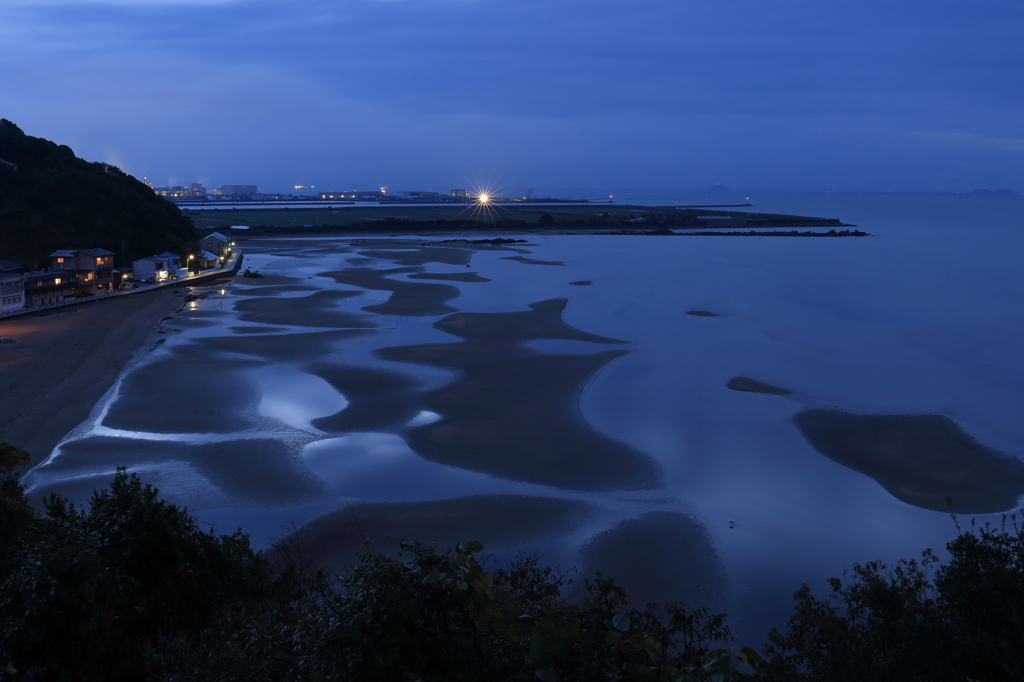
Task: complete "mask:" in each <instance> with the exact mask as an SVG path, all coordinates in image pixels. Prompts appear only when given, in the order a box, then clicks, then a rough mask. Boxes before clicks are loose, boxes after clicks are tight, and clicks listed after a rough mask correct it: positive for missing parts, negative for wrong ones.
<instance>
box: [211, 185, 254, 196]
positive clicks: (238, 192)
mask: <svg viewBox="0 0 1024 682" xmlns="http://www.w3.org/2000/svg"><path fill="white" fill-rule="evenodd" d="M213 193H214V194H216V195H218V196H222V197H245V196H256V195H257V194H259V189H257V187H256V185H224V186H223V187H220V188H218V189H215V190H213Z"/></svg>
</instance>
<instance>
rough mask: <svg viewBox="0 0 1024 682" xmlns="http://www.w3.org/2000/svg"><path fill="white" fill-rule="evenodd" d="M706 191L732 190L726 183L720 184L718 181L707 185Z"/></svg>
mask: <svg viewBox="0 0 1024 682" xmlns="http://www.w3.org/2000/svg"><path fill="white" fill-rule="evenodd" d="M704 191H705V192H731V191H732V190H731V189H729V188H728V187H726V186H725V185H720V184H718V183H717V182H716V183H715V184H713V185H711V186H710V187H705V188H704Z"/></svg>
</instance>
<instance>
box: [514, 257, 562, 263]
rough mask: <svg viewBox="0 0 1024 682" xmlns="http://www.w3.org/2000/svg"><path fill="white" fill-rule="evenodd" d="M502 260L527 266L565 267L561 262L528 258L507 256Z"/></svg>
mask: <svg viewBox="0 0 1024 682" xmlns="http://www.w3.org/2000/svg"><path fill="white" fill-rule="evenodd" d="M501 260H514V261H518V262H520V263H526V264H527V265H565V263H563V262H562V261H560V260H537V259H536V258H527V257H526V256H505V257H504V258H502V259H501Z"/></svg>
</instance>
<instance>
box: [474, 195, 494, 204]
mask: <svg viewBox="0 0 1024 682" xmlns="http://www.w3.org/2000/svg"><path fill="white" fill-rule="evenodd" d="M490 200H491V198H490V197H489V196H487V195H486V194H481V195H480V196H478V197H477V201H479V202H480V203H481V204H486V203H487V202H488V201H490Z"/></svg>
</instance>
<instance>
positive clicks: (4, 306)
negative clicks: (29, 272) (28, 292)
mask: <svg viewBox="0 0 1024 682" xmlns="http://www.w3.org/2000/svg"><path fill="white" fill-rule="evenodd" d="M24 307H25V280H24V278H23V277H22V276H21V275H20V274H17V273H14V272H0V312H7V311H9V310H17V309H19V308H24Z"/></svg>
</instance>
